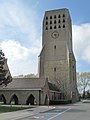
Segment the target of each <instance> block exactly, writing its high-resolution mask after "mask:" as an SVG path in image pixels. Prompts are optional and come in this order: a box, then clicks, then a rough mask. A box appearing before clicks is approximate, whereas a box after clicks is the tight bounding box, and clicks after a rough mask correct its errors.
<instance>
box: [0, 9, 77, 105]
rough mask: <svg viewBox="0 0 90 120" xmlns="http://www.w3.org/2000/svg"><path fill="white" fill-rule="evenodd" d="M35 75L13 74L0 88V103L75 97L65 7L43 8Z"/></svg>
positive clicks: (45, 100)
mask: <svg viewBox="0 0 90 120" xmlns="http://www.w3.org/2000/svg"><path fill="white" fill-rule="evenodd" d="M38 58H39V61H38V62H39V65H38V67H39V71H38V74H39V78H13V80H12V82H11V83H9V84H8V85H7V86H6V87H1V88H0V96H1V100H2V101H3V102H4V104H10V103H12V101H14V102H15V104H32V105H33V104H38V105H44V104H48V102H49V101H60V100H71V101H72V102H76V101H77V100H78V90H77V83H76V60H75V57H74V53H73V47H72V23H71V17H70V14H69V11H68V9H66V8H65V9H59V10H51V11H46V12H45V15H44V19H43V29H42V50H41V52H40V55H39V57H38Z"/></svg>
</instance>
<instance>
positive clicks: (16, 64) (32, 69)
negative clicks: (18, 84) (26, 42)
mask: <svg viewBox="0 0 90 120" xmlns="http://www.w3.org/2000/svg"><path fill="white" fill-rule="evenodd" d="M0 47H1V49H2V51H3V52H4V53H5V56H6V58H8V65H9V68H10V71H11V73H12V75H18V74H28V73H37V65H38V61H37V59H38V55H39V51H40V49H39V48H38V47H35V46H32V47H30V48H26V47H25V46H22V45H21V44H20V43H19V42H16V41H15V40H4V41H3V42H2V43H1V44H0ZM35 64H37V65H35Z"/></svg>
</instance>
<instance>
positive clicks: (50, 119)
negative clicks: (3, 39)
mask: <svg viewBox="0 0 90 120" xmlns="http://www.w3.org/2000/svg"><path fill="white" fill-rule="evenodd" d="M70 109H71V108H68V109H67V110H65V111H63V112H60V113H58V114H57V115H55V116H53V117H51V118H49V119H47V120H52V119H54V118H55V117H57V116H59V115H61V114H63V113H65V112H67V111H68V110H70Z"/></svg>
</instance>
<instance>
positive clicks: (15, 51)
mask: <svg viewBox="0 0 90 120" xmlns="http://www.w3.org/2000/svg"><path fill="white" fill-rule="evenodd" d="M1 49H2V50H3V52H5V55H6V57H7V58H9V59H11V60H12V61H15V60H22V59H23V60H24V59H26V58H27V57H28V55H29V49H28V48H25V47H24V46H21V45H20V43H19V42H16V41H15V40H7V41H3V42H2V43H1Z"/></svg>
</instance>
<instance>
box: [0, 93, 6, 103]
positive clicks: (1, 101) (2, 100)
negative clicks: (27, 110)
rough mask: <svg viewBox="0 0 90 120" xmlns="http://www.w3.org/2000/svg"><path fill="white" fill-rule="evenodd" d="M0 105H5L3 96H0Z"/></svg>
mask: <svg viewBox="0 0 90 120" xmlns="http://www.w3.org/2000/svg"><path fill="white" fill-rule="evenodd" d="M0 103H1V104H6V99H5V96H4V95H3V94H2V95H0Z"/></svg>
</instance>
